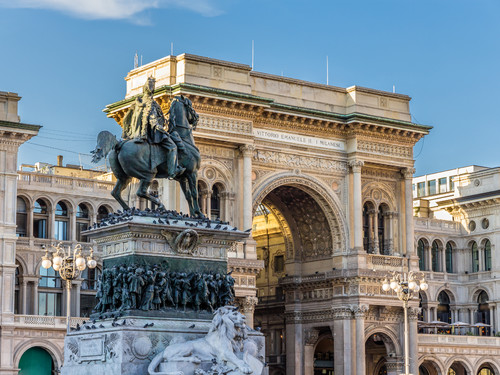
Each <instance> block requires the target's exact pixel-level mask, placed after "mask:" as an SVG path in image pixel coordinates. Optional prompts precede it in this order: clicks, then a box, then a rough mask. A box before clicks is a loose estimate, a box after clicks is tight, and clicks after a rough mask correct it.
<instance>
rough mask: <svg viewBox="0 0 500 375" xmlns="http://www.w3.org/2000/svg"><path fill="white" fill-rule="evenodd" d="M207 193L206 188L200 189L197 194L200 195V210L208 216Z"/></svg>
mask: <svg viewBox="0 0 500 375" xmlns="http://www.w3.org/2000/svg"><path fill="white" fill-rule="evenodd" d="M207 193H208V190H201V191H200V192H199V193H198V194H199V195H200V198H201V199H200V201H201V207H200V209H201V212H203V213H204V214H205V215H206V216H208V212H207Z"/></svg>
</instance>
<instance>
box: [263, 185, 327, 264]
mask: <svg viewBox="0 0 500 375" xmlns="http://www.w3.org/2000/svg"><path fill="white" fill-rule="evenodd" d="M263 203H264V204H266V205H269V206H275V207H276V208H278V210H280V212H281V213H282V214H283V217H284V219H285V220H286V221H287V223H288V224H289V226H290V228H291V230H292V236H293V235H294V234H295V233H296V234H297V235H296V236H294V238H293V243H294V248H295V250H296V252H295V259H296V260H301V261H311V260H320V259H326V258H329V257H331V255H332V252H333V241H332V236H331V230H330V228H329V226H328V221H327V218H326V216H325V213H324V211H323V209H322V208H321V207H320V205H319V204H318V203H317V201H316V200H315V199H314V198H312V197H311V196H310V195H309V194H307V193H306V192H305V191H303V190H301V189H299V188H297V187H293V186H286V185H284V186H279V187H277V188H276V189H274V190H273V191H272V192H271V193H269V194H268V195H267V196H266V198H264V201H263Z"/></svg>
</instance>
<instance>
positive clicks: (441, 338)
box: [418, 333, 500, 352]
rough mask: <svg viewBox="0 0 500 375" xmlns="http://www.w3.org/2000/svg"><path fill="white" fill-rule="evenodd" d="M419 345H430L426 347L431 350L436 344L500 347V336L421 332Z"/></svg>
mask: <svg viewBox="0 0 500 375" xmlns="http://www.w3.org/2000/svg"><path fill="white" fill-rule="evenodd" d="M418 345H419V347H424V346H428V348H426V349H430V352H432V348H435V347H436V345H453V346H463V347H469V348H470V347H477V346H479V347H485V348H486V347H496V348H498V347H500V337H494V336H468V335H444V334H426V333H419V334H418ZM426 351H427V350H426Z"/></svg>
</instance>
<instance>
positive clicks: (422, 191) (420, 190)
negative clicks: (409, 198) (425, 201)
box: [417, 182, 425, 197]
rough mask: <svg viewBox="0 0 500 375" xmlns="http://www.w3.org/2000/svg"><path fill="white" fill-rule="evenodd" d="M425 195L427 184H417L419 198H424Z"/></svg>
mask: <svg viewBox="0 0 500 375" xmlns="http://www.w3.org/2000/svg"><path fill="white" fill-rule="evenodd" d="M424 195H425V182H419V183H418V184H417V197H423V196H424Z"/></svg>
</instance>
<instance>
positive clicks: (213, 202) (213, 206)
mask: <svg viewBox="0 0 500 375" xmlns="http://www.w3.org/2000/svg"><path fill="white" fill-rule="evenodd" d="M210 218H211V219H212V220H213V219H219V218H220V191H219V186H217V184H215V185H214V186H212V195H211V196H210Z"/></svg>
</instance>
